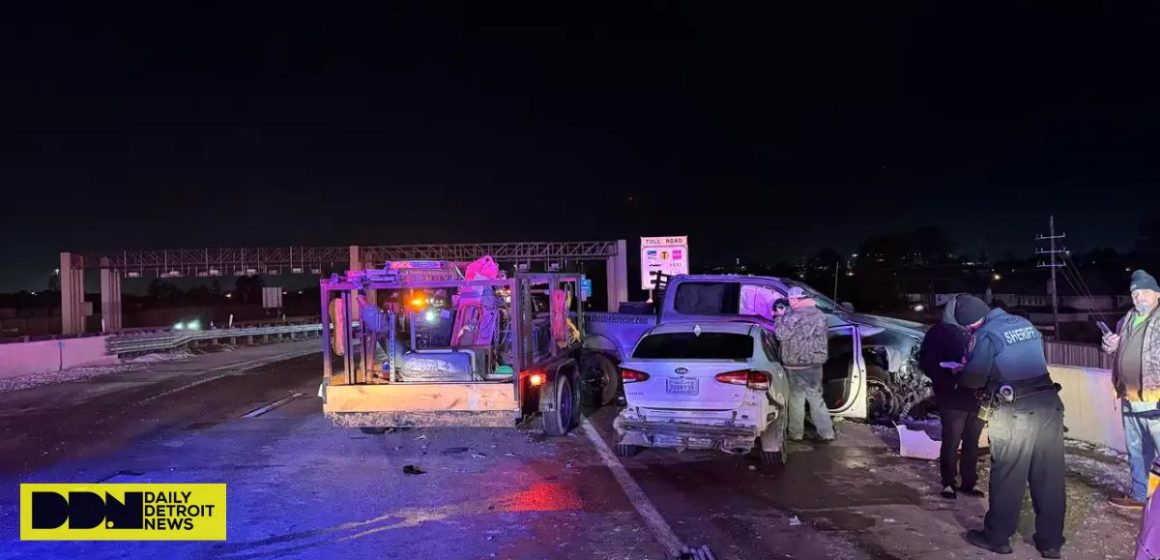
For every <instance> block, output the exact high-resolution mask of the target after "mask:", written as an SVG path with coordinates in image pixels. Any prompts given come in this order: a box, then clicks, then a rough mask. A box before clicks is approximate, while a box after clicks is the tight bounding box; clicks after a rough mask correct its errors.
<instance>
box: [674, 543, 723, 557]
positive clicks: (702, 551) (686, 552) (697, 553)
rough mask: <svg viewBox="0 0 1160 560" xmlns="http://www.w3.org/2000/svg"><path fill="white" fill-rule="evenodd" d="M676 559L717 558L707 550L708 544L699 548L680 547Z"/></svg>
mask: <svg viewBox="0 0 1160 560" xmlns="http://www.w3.org/2000/svg"><path fill="white" fill-rule="evenodd" d="M677 558H678V560H717V557H716V556H714V555H713V551H711V550H709V545H704V546H701V547H699V548H689V547H687V546H686V547H685V548H682V549H681V552H680V554H679V555H678V556H677Z"/></svg>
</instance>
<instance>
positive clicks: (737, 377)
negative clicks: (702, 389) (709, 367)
mask: <svg viewBox="0 0 1160 560" xmlns="http://www.w3.org/2000/svg"><path fill="white" fill-rule="evenodd" d="M716 379H717V381H719V382H721V383H728V384H730V385H744V386H746V387H748V388H750V389H758V390H761V391H765V390H767V389H769V381H770V380H769V374H768V373H766V372H764V371H754V370H739V371H727V372H725V373H718V374H717V376H716Z"/></svg>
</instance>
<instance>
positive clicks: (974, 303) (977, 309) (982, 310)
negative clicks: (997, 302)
mask: <svg viewBox="0 0 1160 560" xmlns="http://www.w3.org/2000/svg"><path fill="white" fill-rule="evenodd" d="M990 311H991V308H989V307H987V304H985V303H983V300H981V299H979V298H977V297H975V296H972V295H969V294H963V295H961V296H959V297H958V298H956V299H955V322H956V323H958V324H960V325H962V326H964V327H965V326H967V325H973V324H975V323H976V322H978V321H979V320H980V319H982V318H983V317H986V316H987V313H988V312H990Z"/></svg>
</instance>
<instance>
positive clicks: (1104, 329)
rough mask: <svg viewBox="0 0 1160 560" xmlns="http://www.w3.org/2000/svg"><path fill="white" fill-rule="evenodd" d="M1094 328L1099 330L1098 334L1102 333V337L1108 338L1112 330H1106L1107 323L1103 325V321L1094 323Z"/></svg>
mask: <svg viewBox="0 0 1160 560" xmlns="http://www.w3.org/2000/svg"><path fill="white" fill-rule="evenodd" d="M1096 326H1097V327H1099V328H1100V332H1102V333H1104V336H1108V335H1109V334H1112V329H1109V328H1108V324H1107V323H1105V322H1103V321H1096Z"/></svg>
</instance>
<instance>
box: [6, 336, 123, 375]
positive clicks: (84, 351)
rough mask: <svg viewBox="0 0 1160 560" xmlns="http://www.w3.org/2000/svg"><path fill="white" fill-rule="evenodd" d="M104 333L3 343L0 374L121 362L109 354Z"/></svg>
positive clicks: (30, 372) (18, 373)
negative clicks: (106, 353)
mask: <svg viewBox="0 0 1160 560" xmlns="http://www.w3.org/2000/svg"><path fill="white" fill-rule="evenodd" d="M106 338H108V337H104V336H90V337H85V338H69V339H61V340H40V341H36V342H19V343H12V344H0V377H18V376H22V375H30V374H36V373H44V372H49V371H57V370H60V369H62V368H66V369H67V368H70V367H77V366H94V365H108V364H115V363H118V361H119V360H118V359H117V357H116V356H106V355H105V339H106Z"/></svg>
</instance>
